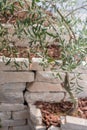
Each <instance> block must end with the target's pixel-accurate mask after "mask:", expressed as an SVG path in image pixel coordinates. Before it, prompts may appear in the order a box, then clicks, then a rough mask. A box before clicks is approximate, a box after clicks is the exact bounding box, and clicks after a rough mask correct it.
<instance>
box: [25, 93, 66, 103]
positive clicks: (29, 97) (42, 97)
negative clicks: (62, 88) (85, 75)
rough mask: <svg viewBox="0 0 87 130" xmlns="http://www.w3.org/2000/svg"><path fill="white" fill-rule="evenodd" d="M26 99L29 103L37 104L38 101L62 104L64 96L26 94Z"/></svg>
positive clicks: (55, 94) (60, 94) (56, 94)
mask: <svg viewBox="0 0 87 130" xmlns="http://www.w3.org/2000/svg"><path fill="white" fill-rule="evenodd" d="M24 97H25V100H26V101H27V102H28V103H35V102H36V101H46V102H60V101H61V100H62V99H63V97H64V94H63V93H61V92H57V93H55V92H54V93H50V92H38V93H34V92H33V93H32V92H26V93H25V95H24Z"/></svg>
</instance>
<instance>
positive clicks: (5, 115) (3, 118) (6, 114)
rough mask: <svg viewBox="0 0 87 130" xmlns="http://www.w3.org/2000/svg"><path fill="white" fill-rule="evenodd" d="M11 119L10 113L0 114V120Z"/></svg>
mask: <svg viewBox="0 0 87 130" xmlns="http://www.w3.org/2000/svg"><path fill="white" fill-rule="evenodd" d="M10 118H11V112H0V119H1V120H8V119H10Z"/></svg>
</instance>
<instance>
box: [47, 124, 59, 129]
mask: <svg viewBox="0 0 87 130" xmlns="http://www.w3.org/2000/svg"><path fill="white" fill-rule="evenodd" d="M48 130H60V128H59V127H55V126H53V125H52V126H51V127H49V128H48Z"/></svg>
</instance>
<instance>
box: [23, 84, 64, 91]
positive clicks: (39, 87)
mask: <svg viewBox="0 0 87 130" xmlns="http://www.w3.org/2000/svg"><path fill="white" fill-rule="evenodd" d="M26 89H27V90H28V91H29V92H54V91H55V92H58V91H63V88H62V86H61V84H54V83H47V82H32V83H28V84H27V87H26Z"/></svg>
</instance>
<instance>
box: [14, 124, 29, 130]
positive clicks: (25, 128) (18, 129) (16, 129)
mask: <svg viewBox="0 0 87 130" xmlns="http://www.w3.org/2000/svg"><path fill="white" fill-rule="evenodd" d="M13 130H31V129H29V125H25V126H17V127H13Z"/></svg>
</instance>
